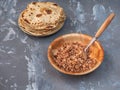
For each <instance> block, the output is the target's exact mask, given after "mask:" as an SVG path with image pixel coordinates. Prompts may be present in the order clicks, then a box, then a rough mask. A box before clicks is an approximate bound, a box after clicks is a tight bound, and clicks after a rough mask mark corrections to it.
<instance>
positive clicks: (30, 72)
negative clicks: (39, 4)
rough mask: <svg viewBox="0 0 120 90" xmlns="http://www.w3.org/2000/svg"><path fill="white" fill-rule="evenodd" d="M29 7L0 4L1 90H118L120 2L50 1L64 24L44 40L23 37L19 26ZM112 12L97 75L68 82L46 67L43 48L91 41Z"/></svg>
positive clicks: (12, 1)
mask: <svg viewBox="0 0 120 90" xmlns="http://www.w3.org/2000/svg"><path fill="white" fill-rule="evenodd" d="M31 1H32V0H0V90H120V48H119V47H120V1H119V0H49V1H54V2H56V3H58V4H59V5H60V6H61V7H63V8H64V10H65V12H66V15H67V20H66V22H65V25H64V27H63V28H62V29H61V30H60V31H59V32H57V33H56V34H54V35H51V36H48V37H42V38H41V37H32V36H29V35H27V34H25V33H23V32H22V31H21V30H20V29H19V27H18V24H17V19H18V16H19V14H20V12H21V11H22V10H23V9H24V8H25V7H26V5H27V4H28V3H29V2H31ZM39 1H47V0H39ZM111 12H115V14H116V17H115V18H114V20H113V21H112V23H111V24H110V26H109V27H108V28H107V30H106V31H105V32H104V34H103V35H102V36H101V37H100V38H99V41H100V42H101V43H102V45H103V47H104V50H105V58H104V61H103V63H102V65H101V66H100V67H99V68H98V69H97V70H95V71H94V72H92V73H90V74H88V75H84V76H68V75H64V74H62V73H60V72H58V71H56V70H55V69H54V68H53V67H52V66H51V65H50V64H49V62H48V59H47V48H48V46H49V44H50V42H51V41H52V40H54V39H55V38H57V37H58V36H60V35H63V34H67V33H72V32H74V33H75V32H76V33H85V34H89V35H91V36H93V35H94V34H95V32H96V31H97V29H98V27H99V26H100V25H101V23H102V22H103V21H104V20H105V18H106V17H107V16H108V15H109V13H111Z"/></svg>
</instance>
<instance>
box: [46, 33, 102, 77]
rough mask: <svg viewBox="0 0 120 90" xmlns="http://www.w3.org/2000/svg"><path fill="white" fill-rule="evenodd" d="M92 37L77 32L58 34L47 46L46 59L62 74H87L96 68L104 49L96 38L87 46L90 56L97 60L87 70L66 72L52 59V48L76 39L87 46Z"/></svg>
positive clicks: (99, 63) (100, 61)
mask: <svg viewBox="0 0 120 90" xmlns="http://www.w3.org/2000/svg"><path fill="white" fill-rule="evenodd" d="M91 39H92V37H91V36H89V35H86V34H78V33H71V34H66V35H63V36H60V37H58V38H56V39H55V40H54V41H53V42H52V43H51V44H50V45H49V47H48V60H49V62H50V64H51V65H52V66H53V67H54V68H55V69H56V70H58V71H60V72H62V73H64V74H69V75H84V74H88V73H90V72H92V71H94V70H95V69H97V68H98V67H99V66H100V65H101V63H102V61H103V58H104V50H103V47H102V46H101V44H100V42H98V41H97V40H96V41H95V42H94V43H93V44H92V45H91V47H90V48H89V50H90V57H92V58H95V59H96V60H97V64H96V65H95V66H94V67H93V68H92V69H90V70H87V71H85V72H77V73H73V72H66V71H64V70H62V69H60V68H59V67H58V66H57V65H56V63H55V61H54V55H53V53H54V50H55V49H57V48H59V47H60V46H61V45H62V44H63V43H65V42H68V41H77V42H80V43H81V44H82V45H83V46H87V45H88V43H89V42H90V41H91Z"/></svg>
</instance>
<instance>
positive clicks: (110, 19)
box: [84, 13, 115, 52]
mask: <svg viewBox="0 0 120 90" xmlns="http://www.w3.org/2000/svg"><path fill="white" fill-rule="evenodd" d="M114 17H115V14H114V13H111V14H110V15H109V16H108V17H107V19H106V20H105V21H104V23H103V24H102V25H101V27H100V28H99V29H98V31H97V33H96V34H95V36H94V37H93V38H92V40H91V41H90V43H89V44H88V45H87V47H86V48H85V49H84V51H85V52H86V51H87V49H88V48H89V47H90V46H91V45H92V44H93V43H94V41H96V39H98V38H99V37H100V36H101V34H102V33H103V32H104V31H105V30H106V28H107V27H108V25H109V24H110V22H111V21H112V19H113V18H114Z"/></svg>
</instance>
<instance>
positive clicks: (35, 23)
mask: <svg viewBox="0 0 120 90" xmlns="http://www.w3.org/2000/svg"><path fill="white" fill-rule="evenodd" d="M21 18H22V19H23V20H24V22H26V24H27V25H28V26H30V27H31V28H33V29H39V30H43V29H44V30H51V29H53V28H56V27H58V26H59V23H62V22H64V21H65V18H66V17H65V13H64V11H63V9H62V8H61V7H60V6H58V5H57V4H55V3H52V2H32V3H30V4H28V6H27V8H26V9H25V10H24V12H23V13H22V15H21Z"/></svg>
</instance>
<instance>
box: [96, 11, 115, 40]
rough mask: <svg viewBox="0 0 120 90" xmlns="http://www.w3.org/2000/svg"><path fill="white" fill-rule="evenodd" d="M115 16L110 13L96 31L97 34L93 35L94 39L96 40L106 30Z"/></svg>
mask: <svg viewBox="0 0 120 90" xmlns="http://www.w3.org/2000/svg"><path fill="white" fill-rule="evenodd" d="M114 16H115V14H114V13H111V14H110V15H109V16H108V17H107V19H106V20H105V21H104V23H103V24H102V25H101V27H100V28H99V29H98V31H97V33H96V34H95V37H96V38H98V37H100V35H101V34H102V33H103V32H104V31H105V30H106V28H107V27H108V25H109V24H110V22H111V21H112V19H113V18H114Z"/></svg>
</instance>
